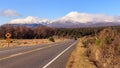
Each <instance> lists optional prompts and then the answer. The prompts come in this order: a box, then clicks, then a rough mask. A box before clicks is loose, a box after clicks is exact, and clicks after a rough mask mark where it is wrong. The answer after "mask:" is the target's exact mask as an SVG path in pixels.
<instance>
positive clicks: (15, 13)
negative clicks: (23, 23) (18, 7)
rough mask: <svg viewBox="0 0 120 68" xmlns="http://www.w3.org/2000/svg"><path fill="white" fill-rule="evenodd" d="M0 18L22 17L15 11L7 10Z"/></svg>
mask: <svg viewBox="0 0 120 68" xmlns="http://www.w3.org/2000/svg"><path fill="white" fill-rule="evenodd" d="M0 16H3V17H17V16H20V14H19V13H18V12H17V11H15V10H11V9H7V10H3V11H1V13H0Z"/></svg>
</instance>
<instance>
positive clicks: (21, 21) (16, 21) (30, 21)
mask: <svg viewBox="0 0 120 68" xmlns="http://www.w3.org/2000/svg"><path fill="white" fill-rule="evenodd" d="M49 22H50V20H48V19H42V18H38V17H33V16H28V17H26V18H19V19H14V20H11V21H9V22H8V24H48V23H49Z"/></svg>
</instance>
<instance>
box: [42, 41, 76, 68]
mask: <svg viewBox="0 0 120 68" xmlns="http://www.w3.org/2000/svg"><path fill="white" fill-rule="evenodd" d="M76 43H77V42H74V43H73V44H71V45H70V46H69V47H67V48H66V49H65V50H64V51H62V52H61V53H59V54H58V55H57V56H56V57H55V58H53V59H52V60H51V61H50V62H48V63H47V64H46V65H45V66H43V67H42V68H47V67H48V66H49V65H50V64H51V63H53V62H54V61H55V60H56V59H57V58H59V57H60V56H61V55H62V54H63V53H65V52H66V51H67V50H69V49H70V48H71V47H72V46H74V45H75V44H76Z"/></svg>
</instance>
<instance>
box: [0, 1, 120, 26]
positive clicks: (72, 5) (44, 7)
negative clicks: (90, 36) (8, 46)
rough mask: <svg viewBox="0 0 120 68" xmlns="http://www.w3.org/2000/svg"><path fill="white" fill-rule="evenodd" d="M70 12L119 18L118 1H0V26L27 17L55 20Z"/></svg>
mask: <svg viewBox="0 0 120 68" xmlns="http://www.w3.org/2000/svg"><path fill="white" fill-rule="evenodd" d="M72 11H77V12H82V13H90V14H108V15H118V16H119V15H120V0H0V24H4V23H6V22H8V21H10V20H12V19H15V18H24V17H27V16H36V17H40V18H48V19H56V18H60V17H63V16H65V15H66V14H68V13H70V12H72Z"/></svg>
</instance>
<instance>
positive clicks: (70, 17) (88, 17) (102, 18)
mask: <svg viewBox="0 0 120 68" xmlns="http://www.w3.org/2000/svg"><path fill="white" fill-rule="evenodd" d="M59 21H60V22H65V21H72V22H77V23H78V22H79V23H89V22H92V23H98V22H120V17H119V16H110V15H105V14H88V13H79V12H70V13H68V14H67V15H66V16H64V17H62V18H59V19H56V20H54V21H53V22H59Z"/></svg>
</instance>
